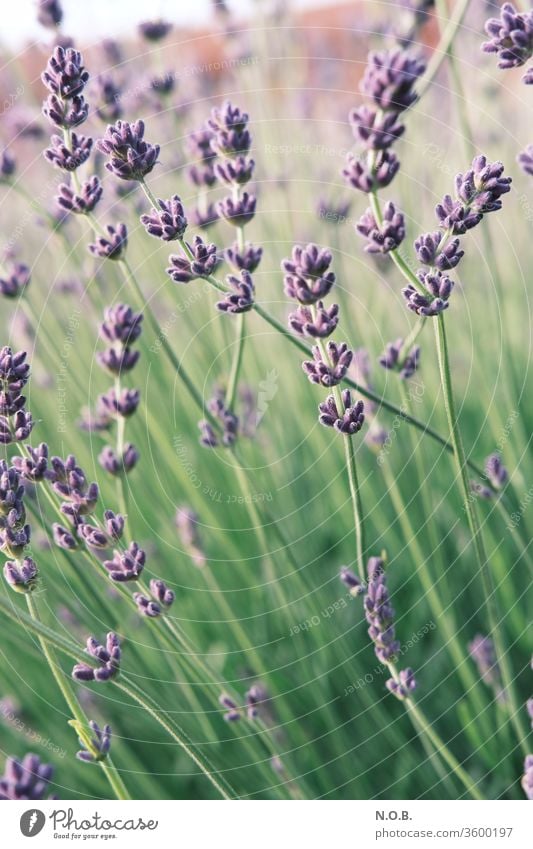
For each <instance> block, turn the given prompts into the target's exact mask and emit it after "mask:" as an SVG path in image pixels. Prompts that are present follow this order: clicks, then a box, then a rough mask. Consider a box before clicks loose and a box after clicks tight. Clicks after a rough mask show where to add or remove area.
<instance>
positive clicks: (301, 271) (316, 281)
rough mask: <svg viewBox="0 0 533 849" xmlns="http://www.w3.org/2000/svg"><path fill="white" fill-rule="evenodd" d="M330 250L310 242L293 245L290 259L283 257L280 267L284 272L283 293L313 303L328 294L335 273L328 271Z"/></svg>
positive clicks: (302, 302)
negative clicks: (303, 244)
mask: <svg viewBox="0 0 533 849" xmlns="http://www.w3.org/2000/svg"><path fill="white" fill-rule="evenodd" d="M331 260H332V256H331V251H329V250H328V249H327V248H319V247H318V245H315V244H314V243H310V244H308V245H306V246H305V247H302V246H301V245H295V246H294V247H293V249H292V256H291V258H290V259H284V260H283V262H282V263H281V267H282V269H283V271H284V272H285V276H284V286H285V293H286V294H287V295H288V296H289V298H295V299H296V300H298V301H300V303H301V304H305V305H309V304H314V303H316V302H317V301H319V300H321V299H322V298H324V297H326V295H327V294H329V291H330V289H331V287H332V286H333V284H334V282H335V275H334V273H333V272H332V271H328V269H329V266H330V265H331Z"/></svg>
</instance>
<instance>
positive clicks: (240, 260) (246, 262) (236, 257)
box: [225, 242, 263, 274]
mask: <svg viewBox="0 0 533 849" xmlns="http://www.w3.org/2000/svg"><path fill="white" fill-rule="evenodd" d="M262 256H263V248H260V247H255V246H254V245H252V244H251V242H246V244H245V245H244V249H243V250H242V251H241V249H240V247H239V245H238V244H237V242H235V243H234V244H233V245H232V247H231V248H227V249H226V251H225V257H226V259H227V261H228V262H229V263H231V265H233V267H234V268H236V269H237V271H249V272H250V274H252V273H253V272H254V271H255V270H256V268H257V266H258V265H259V263H260V262H261V257H262Z"/></svg>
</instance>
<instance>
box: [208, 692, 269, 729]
mask: <svg viewBox="0 0 533 849" xmlns="http://www.w3.org/2000/svg"><path fill="white" fill-rule="evenodd" d="M266 698H267V694H265V690H264V688H263V687H262V686H260V685H259V684H253V685H252V686H251V687H250V689H249V690H247V691H246V693H245V694H244V708H245V709H246V716H247V717H248V719H249V720H254V719H257V717H258V716H259V711H260V707H261V704H262V703H263V702H264V701H265V700H266ZM218 700H219V702H220V704H221V705H222V707H223V708H225V709H226V713H225V714H224V719H225V720H226V722H238V721H239V720H240V719H241V717H242V713H241V708H240V707H239V705H238V704H237V702H236V701H235V700H234V699H232V698H231V696H228V694H227V693H222V695H221V696H219V699H218Z"/></svg>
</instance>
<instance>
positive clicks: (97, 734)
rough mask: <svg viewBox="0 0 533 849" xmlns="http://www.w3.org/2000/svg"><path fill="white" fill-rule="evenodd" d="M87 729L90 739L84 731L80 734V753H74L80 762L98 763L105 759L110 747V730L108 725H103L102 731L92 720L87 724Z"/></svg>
mask: <svg viewBox="0 0 533 849" xmlns="http://www.w3.org/2000/svg"><path fill="white" fill-rule="evenodd" d="M89 727H90V729H91V731H92V735H93V736H92V737H91V735H90V734H88V733H87V732H86V731H85V730H83V731H82V733H80V736H79V740H78V742H79V744H80V746H81V751H79V752H76V757H77V758H78V760H80V761H85V762H87V763H98V762H99V761H103V760H105V759H106V757H107V755H108V754H109V749H110V747H111V728H110V726H109V725H104V727H103V728H102V729H100V726H99V725H98V724H97V723H96V722H94V721H93V720H92V719H91V720H90V722H89Z"/></svg>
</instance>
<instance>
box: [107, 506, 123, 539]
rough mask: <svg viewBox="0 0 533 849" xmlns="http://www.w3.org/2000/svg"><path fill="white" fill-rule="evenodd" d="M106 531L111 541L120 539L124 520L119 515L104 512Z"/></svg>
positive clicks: (110, 511) (109, 511)
mask: <svg viewBox="0 0 533 849" xmlns="http://www.w3.org/2000/svg"><path fill="white" fill-rule="evenodd" d="M104 519H105V527H106V531H107V533H108V534H109V536H110V537H111V539H113V540H119V539H122V535H123V533H124V524H125V519H124V516H122V515H121V514H120V513H113V511H112V510H106V511H105V513H104Z"/></svg>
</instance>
